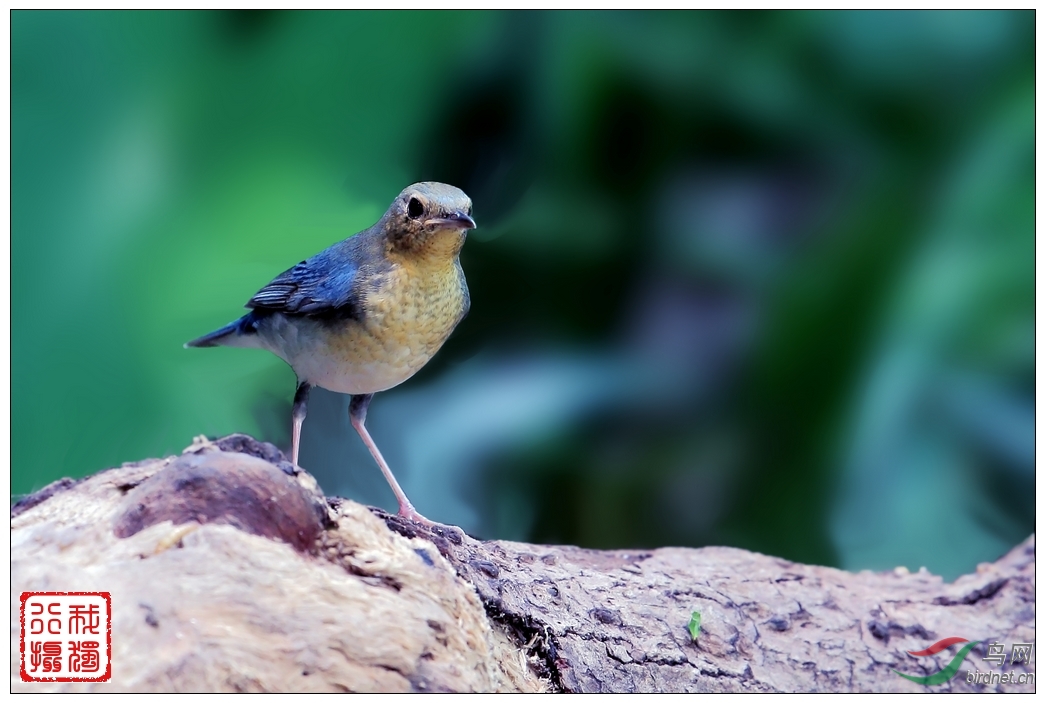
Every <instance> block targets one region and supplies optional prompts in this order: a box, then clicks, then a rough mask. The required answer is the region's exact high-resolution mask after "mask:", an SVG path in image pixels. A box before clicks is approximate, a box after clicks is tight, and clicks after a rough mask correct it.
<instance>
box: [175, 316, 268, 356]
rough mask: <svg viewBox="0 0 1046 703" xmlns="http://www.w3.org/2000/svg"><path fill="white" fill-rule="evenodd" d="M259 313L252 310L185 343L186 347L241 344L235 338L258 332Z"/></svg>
mask: <svg viewBox="0 0 1046 703" xmlns="http://www.w3.org/2000/svg"><path fill="white" fill-rule="evenodd" d="M258 319H259V316H258V314H257V313H256V312H255V311H254V310H251V311H250V312H249V313H247V314H246V315H244V316H243V317H241V318H240V319H239V320H236V321H235V322H230V323H229V324H227V325H226V326H225V327H222V328H221V329H217V330H214V331H213V332H211V333H209V334H205V335H203V336H202V337H200V338H198V339H194V340H192V341H191V342H186V343H185V348H186V349H188V348H189V347H220V346H240V345H238V344H236V342H234V341H233V340H236V341H240V340H239V338H240V337H243V336H246V335H255V334H257V333H258Z"/></svg>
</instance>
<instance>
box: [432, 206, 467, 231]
mask: <svg viewBox="0 0 1046 703" xmlns="http://www.w3.org/2000/svg"><path fill="white" fill-rule="evenodd" d="M425 224H427V225H437V226H441V227H447V228H455V229H466V230H467V229H476V221H475V220H473V219H472V218H471V217H469V216H468V215H466V214H465V213H463V212H461V211H460V210H459V211H457V212H455V213H451V214H450V215H448V216H447V217H441V218H438V219H433V220H428V221H427V222H425Z"/></svg>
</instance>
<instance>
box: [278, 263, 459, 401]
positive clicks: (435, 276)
mask: <svg viewBox="0 0 1046 703" xmlns="http://www.w3.org/2000/svg"><path fill="white" fill-rule="evenodd" d="M466 295H467V293H466V290H465V289H464V279H463V277H461V275H460V273H459V268H458V265H457V262H455V261H449V262H441V265H432V266H422V265H417V264H413V263H408V264H401V265H397V266H394V267H393V268H392V269H390V270H389V271H388V272H387V273H386V274H385V277H384V280H383V281H382V282H381V284H380V285H377V286H374V287H373V288H372V289H371V290H370V292H368V293H366V297H365V300H364V305H363V307H364V309H365V310H366V315H365V318H364V320H363V321H360V322H357V321H352V320H349V321H346V322H345V323H344V324H339V325H336V326H328V327H324V328H322V330H317V331H318V332H320V334H319V337H320V339H318V340H317V341H319V342H321V343H320V344H318V345H316V346H314V348H313V349H312V350H311V352H309V353H308V354H307V356H308V357H309V358H307V359H306V358H301V359H296V360H295V363H292V366H294V368H295V370H296V371H298V373H299V376H302V377H304V378H307V379H308V380H309V381H310V382H311V383H314V384H316V385H319V386H320V387H322V388H327V389H328V390H332V391H336V392H339V393H351V394H362V393H377V392H379V391H383V390H387V389H389V388H392V387H393V386H396V385H398V384H400V383H403V382H404V381H406V380H407V379H408V378H410V377H411V376H413V375H414V374H415V373H416V372H417V371H418V370H419V369H420V368H421V367H422V366H424V365H425V364H426V363H427V362H428V361H429V359H431V358H432V357H433V355H434V354H435V353H436V352H437V351H438V350H439V348H440V347H441V346H443V343H444V342H445V341H447V338H448V337H449V336H450V333H451V332H452V331H453V330H454V327H456V326H457V324H458V322H459V321H460V320H461V318H462V316H463V314H464V305H465V296H466ZM305 356H306V355H302V357H305ZM299 367H300V368H299ZM303 372H304V373H303Z"/></svg>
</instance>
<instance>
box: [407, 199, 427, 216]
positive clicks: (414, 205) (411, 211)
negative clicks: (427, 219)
mask: <svg viewBox="0 0 1046 703" xmlns="http://www.w3.org/2000/svg"><path fill="white" fill-rule="evenodd" d="M423 212H425V206H424V205H422V204H421V201H420V200H418V199H417V198H411V199H410V202H409V203H407V215H408V216H409V217H410V218H411V219H412V220H416V219H418V218H419V217H421V214H422V213H423Z"/></svg>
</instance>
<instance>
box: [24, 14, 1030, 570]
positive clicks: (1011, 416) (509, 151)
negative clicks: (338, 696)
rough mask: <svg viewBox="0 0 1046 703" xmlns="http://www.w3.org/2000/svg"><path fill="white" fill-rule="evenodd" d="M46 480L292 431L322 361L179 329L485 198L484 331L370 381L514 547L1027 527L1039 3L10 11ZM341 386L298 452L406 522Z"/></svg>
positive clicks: (381, 401) (480, 283) (968, 548)
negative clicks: (332, 255) (343, 251)
mask: <svg viewBox="0 0 1046 703" xmlns="http://www.w3.org/2000/svg"><path fill="white" fill-rule="evenodd" d="M11 40H12V46H11V79H12V84H11V96H12V112H11V114H12V132H11V140H12V220H11V221H12V238H11V248H12V259H11V260H12V271H11V274H12V382H13V383H12V413H11V416H12V474H11V490H12V493H13V494H14V495H15V496H17V495H19V494H25V493H28V492H30V491H32V490H34V489H37V488H40V487H41V486H43V485H45V484H46V483H48V482H50V481H53V480H55V479H57V478H59V477H61V476H83V475H86V474H88V473H91V472H94V471H97V470H99V469H102V468H105V467H108V466H112V465H117V464H119V463H120V462H123V461H132V460H137V459H141V458H145V457H149V456H158V455H163V454H165V453H173V452H178V451H180V450H181V449H182V448H183V447H185V446H186V445H188V444H189V443H190V442H191V440H192V437H193V436H194V435H199V434H207V435H211V436H215V435H222V434H226V433H230V432H248V433H251V434H254V435H256V436H259V437H261V438H263V439H266V440H269V441H272V442H275V443H277V444H278V445H281V446H287V445H288V444H289V420H290V400H291V396H292V393H293V387H294V376H293V373H292V372H291V371H290V370H289V369H288V368H287V367H286V366H285V365H284V364H283V362H281V361H280V360H279V359H277V358H276V357H274V356H271V355H269V354H267V353H265V352H262V351H256V350H242V349H224V348H223V349H206V350H198V349H193V350H186V349H183V348H182V343H183V342H185V341H186V340H188V339H191V338H194V337H197V336H199V335H201V334H203V333H205V332H208V331H210V330H211V329H214V328H215V327H218V326H220V325H222V324H224V323H226V322H228V321H230V320H232V319H235V318H236V317H238V316H239V315H240V314H241V312H242V310H241V306H242V304H243V303H244V302H245V301H246V300H247V299H248V298H249V297H250V296H251V295H252V294H253V293H254V292H255V291H256V290H257V289H258V288H260V287H261V286H262V285H264V284H265V283H267V282H268V281H269V280H270V279H271V278H272V277H273V276H275V275H276V274H278V273H279V272H281V271H283V270H284V269H285V268H287V267H289V266H290V265H292V264H293V263H295V262H297V261H299V260H301V259H303V258H306V257H307V256H309V255H311V254H313V253H315V252H317V251H319V250H320V249H322V248H324V247H326V246H328V245H329V244H331V243H333V242H335V241H338V240H340V239H343V238H345V237H346V236H348V235H350V234H352V233H353V232H356V231H358V230H360V229H363V228H365V227H367V226H369V225H370V224H372V223H373V222H374V221H375V220H376V219H377V218H378V217H379V216H380V215H381V213H382V212H383V211H384V209H385V208H386V206H387V205H388V203H389V202H390V201H391V200H392V198H393V197H394V196H395V195H396V194H397V193H398V192H399V191H400V190H401V189H402V188H403V187H404V186H406V185H407V184H409V183H412V182H415V181H419V180H440V181H445V182H448V183H452V184H455V185H457V186H459V187H461V188H463V189H464V190H465V191H466V192H467V193H469V195H470V196H471V197H472V199H473V201H474V203H475V216H476V220H477V221H478V222H479V224H480V228H479V229H477V230H476V231H475V232H474V233H473V234H472V235H470V240H469V242H468V243H467V245H466V247H465V250H464V252H463V254H462V265H463V267H464V270H465V272H466V276H467V279H468V282H469V286H470V289H471V292H472V301H473V306H472V312H471V314H470V315H469V316H468V317H467V318H466V319H465V321H464V322H463V323H462V324H461V325H460V327H459V328H458V330H457V331H456V332H455V333H454V335H453V337H452V338H451V339H450V341H449V342H448V343H447V344H446V346H445V347H444V348H443V350H442V351H441V352H440V353H439V354H438V355H437V357H436V359H435V360H434V361H433V362H432V363H430V364H429V365H428V366H427V367H426V368H425V369H423V370H422V371H421V372H420V373H419V374H418V375H417V376H415V377H414V378H413V379H411V380H410V381H409V382H407V383H405V384H403V385H402V386H400V387H398V388H396V389H393V390H391V391H388V392H386V393H383V394H380V395H378V396H377V397H376V398H375V401H374V403H373V405H372V407H371V412H370V415H369V418H368V427H369V428H370V429H371V431H372V433H373V435H374V437H375V439H376V441H377V442H378V444H379V446H381V447H382V448H383V450H384V452H385V455H386V457H387V458H388V460H389V462H390V464H391V465H392V467H393V469H394V471H395V472H396V473H397V475H398V476H399V477H400V479H401V482H402V484H403V486H404V488H405V490H406V491H407V493H408V495H410V496H411V498H412V500H413V501H414V503H415V505H416V506H417V507H418V509H419V510H420V511H421V512H422V513H424V514H426V515H428V516H429V517H432V518H434V519H437V520H441V521H445V522H451V523H456V524H460V525H462V526H463V527H464V528H465V529H466V530H468V531H469V532H471V533H473V534H475V535H478V536H481V537H485V538H495V537H496V538H507V539H516V540H527V541H536V542H548V543H575V544H581V545H585V546H591V547H600V548H615V547H622V548H623V547H654V546H662V545H690V546H701V545H707V544H726V545H735V546H738V547H744V548H748V549H754V550H759V551H762V552H766V553H770V554H775V555H780V556H783V557H787V558H790V559H797V560H802V561H806V562H814V563H821V564H831V565H836V566H841V567H844V568H847V569H865V568H869V569H889V568H893V567H895V566H898V565H904V566H907V567H908V568H910V569H913V570H914V569H918V568H919V567H921V566H926V567H927V568H929V569H930V570H931V571H934V572H936V573H940V574H943V575H944V576H945V577H947V578H954V577H955V576H957V575H959V574H961V573H963V572H967V571H970V570H972V569H973V568H974V566H975V565H976V564H977V563H978V562H980V561H985V560H992V559H995V558H997V557H998V556H999V555H1001V554H1002V553H1004V552H1005V551H1006V550H1007V549H1009V548H1010V547H1012V546H1013V545H1014V544H1016V543H1017V542H1019V541H1020V540H1022V539H1023V538H1025V537H1027V535H1028V534H1029V533H1031V532H1032V531H1033V529H1034V517H1035V514H1034V509H1035V503H1034V480H1035V479H1034V383H1033V382H1034V374H1035V365H1034V321H1033V313H1034V257H1033V253H1034V183H1035V182H1034V165H1035V161H1034V137H1035V134H1034V49H1035V45H1034V40H1035V36H1034V15H1033V13H1032V12H972V13H964V12H828V13H816V12H788V13H762V12H743V13H708V12H691V13H683V14H672V13H627V14H613V13H612V14H595V13H537V12H528V13H517V14H500V13H478V14H461V13H451V12H438V13H426V12H410V13H407V12H402V13H385V14H382V13H358V12H352V13H349V12H342V13H320V12H303V13H289V12H199V13H196V12H117V13H110V12H83V13H81V12H25V11H16V12H14V13H12V18H11ZM346 407H347V398H346V397H344V396H339V395H335V394H331V393H326V392H322V391H318V392H314V394H313V397H312V400H311V403H310V410H309V416H308V420H307V421H306V423H305V429H304V437H303V449H302V458H301V461H302V464H303V466H305V467H306V468H307V469H309V470H310V471H312V472H313V473H314V474H315V475H316V476H317V477H318V478H319V480H320V482H321V484H322V486H323V487H324V489H325V490H326V491H327V492H328V493H330V494H339V495H344V496H348V497H351V498H354V499H356V500H360V501H364V502H368V503H372V504H378V505H382V506H385V507H394V500H393V499H392V496H391V493H390V491H389V490H388V488H387V486H386V485H385V483H384V480H383V479H382V477H381V475H380V473H379V471H378V469H377V467H376V466H375V465H374V464H373V462H372V460H371V459H370V457H369V455H368V454H367V453H366V450H365V449H364V448H363V446H362V444H361V443H360V441H359V439H358V438H357V436H356V435H355V433H354V432H353V431H352V429H351V428H350V427H349V424H348V419H347V413H346Z"/></svg>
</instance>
